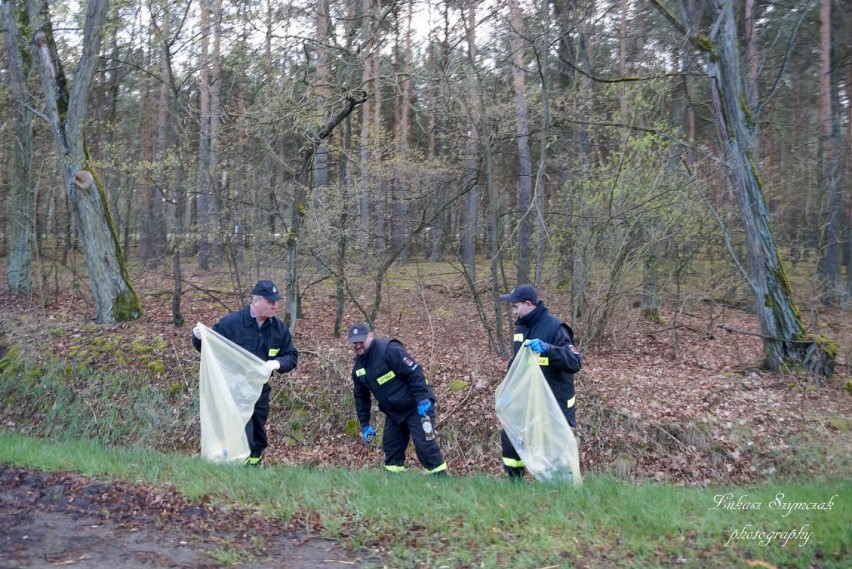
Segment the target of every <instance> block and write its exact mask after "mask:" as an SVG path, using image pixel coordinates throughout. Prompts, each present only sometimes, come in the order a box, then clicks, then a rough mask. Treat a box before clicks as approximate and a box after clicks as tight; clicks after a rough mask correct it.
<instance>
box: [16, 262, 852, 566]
mask: <svg viewBox="0 0 852 569" xmlns="http://www.w3.org/2000/svg"><path fill="white" fill-rule="evenodd" d="M186 279H187V282H192V283H194V286H192V287H189V286H187V287H186V288H185V294H184V296H183V298H182V311H183V315H184V318H185V319H186V323H187V325H185V326H183V327H175V326H174V325H173V324H172V314H171V284H170V281H169V280H168V278H167V277H164V276H163V275H158V274H154V273H144V274H140V275H137V276H135V277H134V282H135V286H136V287H137V290H138V291H139V293H140V295H141V296H142V298H143V303H144V308H145V315H144V317H143V318H142V319H141V320H140V321H137V322H134V323H125V324H119V325H112V326H101V327H97V328H93V327H92V326H91V322H92V318H93V310H92V308H91V306H88V305H87V303H86V300H85V295H81V294H80V293H78V292H75V290H74V288H73V287H57V288H56V289H55V290H54V291H53V292H48V293H47V294H46V295H45V296H46V297H49V298H47V301H46V302H43V303H42V302H36V301H35V300H21V299H18V298H12V297H10V296H9V295H8V294H6V293H5V292H2V293H0V334H2V336H0V345H10V344H19V345H23V346H29V349H27V350H26V351H27V353H37V352H38V347H39V346H45V347H46V348H45V349H49V350H50V351H51V352H52V353H53V354H59V355H60V356H61V354H62V353H63V352H68V353H70V351H71V350H73V349H75V347H79V345H80V343H81V342H83V343H88V342H91V341H92V338H93V337H95V336H107V337H109V338H110V340H111V341H112V342H113V344H116V345H122V346H128V345H131V344H133V343H134V342H139V341H140V339H142V340H143V341H146V340H145V339H148V340H147V341H150V339H151V338H155V337H156V338H163V339H164V340H165V343H166V345H167V347H166V348H165V349H164V350H162V352H163V354H162V356H163V359H164V360H165V366H166V371H165V372H163V373H162V374H161V375H160V376H158V379H157V381H162V382H163V383H164V384H166V385H168V384H169V383H178V384H179V383H186V382H189V383H191V382H192V380H193V379H194V378H197V365H198V354H197V353H196V352H195V351H194V350H193V349H192V347H191V342H190V334H191V328H192V326H193V325H194V324H195V322H202V323H204V324H207V325H209V326H212V325H213V324H214V323H215V322H216V321H217V320H218V319H219V318H220V317H221V316H223V315H224V314H226V313H227V312H229V311H230V310H233V309H236V308H238V307H239V306H240V302H239V300H237V299H236V298H235V296H234V295H233V294H231V293H230V291H229V288H228V287H227V286H222V285H221V283H218V284H217V283H215V281H214V280H213V279H211V278H210V277H209V276H203V277H202V276H201V275H191V274H190V275H187V276H186ZM427 280H428V281H429V282H424V280H423V279H422V278H420V277H419V276H418V277H411V278H410V280H408V281H407V282H405V283H404V284H395V285H394V286H393V287H389V288H388V289H386V297H385V298H384V300H383V302H384V304H383V310H382V312H381V314H380V317H379V319H378V320H377V322H376V323H375V326H374V327H375V328H376V330H377V335H378V336H381V337H385V336H393V337H397V338H399V339H400V340H402V341H403V342H404V344H405V345H406V347H407V348H408V350H409V351H410V353H411V354H412V355H413V356H414V357H415V358H416V359H417V360H418V362H419V363H420V364H421V365H422V366H423V368H424V369H425V370H426V371H427V376H428V378H429V380H430V382H431V383H432V385H433V387H434V389H435V391H436V394H437V396H438V400H439V404H438V411H437V413H438V425H437V426H438V429H439V432H440V429H441V428H445V429H452V430H453V431H454V432H455V433H468V434H469V436H470V438H471V441H473V442H471V443H469V444H464V443H463V442H460V441H459V437H458V436H457V437H455V438H454V443H453V444H452V445H450V444H448V445H447V446H446V447H445V448H444V449H443V450H444V452H445V455H446V457H447V459H448V464H449V466H450V472H451V474H453V475H465V474H472V473H481V472H485V473H490V474H494V475H495V476H499V475H501V470H502V469H501V467H500V464H499V445H498V443H497V442H496V439H495V435H496V433H497V432H498V431H499V422H498V421H497V419H496V417H495V416H494V411H493V394H494V389H495V388H496V386H497V384H498V383H499V382H500V381H501V380H502V378H503V375H504V373H505V370H506V364H507V360H508V358H507V356H503V357H500V356H497V355H495V354H494V350H492V349H491V348H490V346H489V340H488V333H487V332H486V330H485V328H484V326H483V325H482V323H481V320H480V319H479V318H478V317H477V314H478V313H479V312H478V310H477V307H476V306H475V304H474V303H473V302H472V301H471V299H470V295H469V293H468V292H467V290H466V288H465V287H464V286H463V285H458V284H456V285H453V284H452V283H447V282H446V281H443V282H441V283H440V284H439V283H438V282H437V279H435V280H430V279H427ZM199 283H205V284H204V285H203V286H202V285H201V284H199ZM249 286H250V284H248V285H245V286H244V287H243V288H246V287H249ZM541 296H542V298H543V299H544V300H545V303H546V304H547V305H548V307H549V309H550V310H551V311H552V312H553V313H554V314H556V315H557V316H561V317H566V316H568V314H569V312H568V308H569V304H568V300H567V298H566V297H565V296H564V295H563V294H562V293H559V292H557V291H555V290H551V289H549V288H548V287H547V286H544V287H542V291H541ZM371 300H372V296H371V293H370V294H366V293H365V295H364V296H363V297H360V298H358V302H359V303H361V304H362V305H363V304H367V303H369V302H370V301H371ZM482 301H483V303H484V305H485V307H486V311H487V310H488V306H489V305H488V303H489V300H488V298H487V297H486V296H484V295H483V297H482ZM628 302H629V301H625V304H624V305H623V306H618V307H616V308H615V309H614V310H613V314H614V316H612V321H611V323H610V326H609V328H608V330H609V331H608V333H607V335H606V338H605V339H604V340H603V341H601V342H599V343H595V344H588V343H585V342H584V340H583V335H584V330H583V321H582V320H581V323H580V324H578V326H577V328H578V329H577V330H576V331H575V334H576V336H577V339H578V343H579V345H580V347H581V349H582V352H583V357H584V363H583V370H582V372H581V373H580V374H578V376H577V394H578V395H577V398H578V412H577V417H578V423H579V428H578V431H577V434H578V437H579V441H580V444H581V464H582V466H583V468H584V470H585V471H589V472H598V473H607V474H614V475H617V476H620V477H623V478H626V479H629V480H633V481H645V480H653V481H659V482H667V483H673V484H695V485H735V484H753V483H757V482H759V481H760V480H761V479H763V478H765V477H772V476H784V475H788V474H795V475H807V474H808V473H814V474H816V473H820V474H835V475H836V474H840V475H843V474H846V475H848V474H849V470H848V467H849V465H848V461H847V460H848V457H849V456H850V455H852V435H850V432H852V424H850V419H849V418H850V417H852V395H850V393H849V391H848V387H846V386H847V385H848V384H849V381H850V365H852V358H850V354H852V319H850V318H849V315H848V313H843V312H841V311H839V310H837V309H824V308H822V307H813V309H812V307H807V306H803V307H801V308H802V313H803V314H806V315H807V317H806V318H807V321H806V325H807V326H808V327H809V331H812V332H814V333H820V334H826V335H828V336H830V337H831V338H832V339H833V340H834V341H835V342H837V344H838V348H839V353H838V358H837V368H836V372H837V373H836V374H835V376H834V378H832V379H831V380H828V381H822V382H821V383H820V384H819V385H818V386H817V385H815V383H814V381H813V380H812V379H811V378H807V377H805V376H803V375H801V374H793V373H770V372H767V371H764V370H762V369H760V368H759V367H757V365H756V364H757V363H758V361H759V360H760V356H761V339H760V337H759V334H758V333H759V326H758V323H757V320H756V318H755V317H754V316H753V315H751V314H748V313H747V312H745V311H743V310H740V309H737V308H733V307H731V306H729V305H726V304H724V303H720V302H716V301H714V300H712V299H709V298H705V297H703V296H696V297H694V298H692V299H687V301H686V302H683V303H682V304H681V309H679V311H678V312H677V314H675V313H674V312H673V311H672V310H670V309H664V310H663V312H662V316H663V322H662V323H649V322H645V321H643V320H642V319H641V318H640V317H639V314H638V313H639V309H638V308H637V307H636V306H635V303H632V302H631V303H629V304H628ZM351 304H352V303H349V304H348V305H347V315H346V318H345V321H344V323H343V326H344V329H345V327H346V326H347V325H348V324H350V323H352V322H354V321H359V320H363V319H364V318H363V316H361V315H359V314H357V313H355V312H354V310H353V309H352V307H351ZM302 310H303V316H302V318H301V319H300V320H299V322H298V326H297V330H296V334H295V338H294V341H295V344H296V346H297V348H298V349H299V350H300V361H299V367H298V368H297V369H296V370H294V372H292V373H291V374H288V375H287V376H286V377H284V378H282V379H280V380H275V381H281V384H279V385H277V386H276V385H275V384H274V383H273V395H274V396H275V398H274V399H273V401H277V400H278V396H281V395H282V393H281V391H277V390H282V391H285V390H286V391H287V393H285V395H287V396H288V397H290V398H291V399H292V398H293V397H295V398H297V399H298V398H301V399H304V397H302V396H303V395H304V394H306V393H310V388H311V386H314V387H316V388H318V389H319V388H321V389H326V390H329V389H331V390H348V389H350V385H349V382H350V380H349V369H350V365H351V357H352V355H351V352H350V350H349V349H348V347H347V346H346V344H345V341H344V340H343V339H342V338H339V337H336V336H335V334H334V319H335V310H336V301H335V298H334V291H333V290H332V286H331V284H330V283H328V282H324V283H323V282H321V283H319V284H313V285H310V286H307V287H306V288H305V289H303V297H302ZM281 311H282V310H281V308H279V312H281ZM492 320H493V318H492ZM507 327H508V325H507V324H505V323H504V330H503V334H504V337H506V335H508V333H509V332H508V331H507V330H506V328H507ZM56 328H60V329H62V330H63V331H64V333H63V334H60V335H57V334H56V333H55V330H56ZM115 357H116V355H115V354H103V355H102V356H101V358H100V361H99V362H97V365H99V366H103V367H104V368H105V369H109V368H113V369H115V368H116V367H117V366H118V364H117V362H116V359H115ZM69 358H70V356H69ZM130 365H133V364H130ZM145 365H146V364H144V363H140V364H139V366H140V373H142V372H145V369H144V368H145ZM125 368H126V366H122V369H125ZM457 382H461V383H458V384H459V385H461V386H462V388H461V389H455V388H453V389H451V388H450V386H451V385H452V384H453V383H457ZM289 385H298V386H299V387H300V389H302V388H304V389H306V391H298V392H294V391H291V389H292V388H290V387H287V386H289ZM303 402H304V401H303ZM306 404H308V405H309V403H306ZM283 415H286V413H285V411H284V410H282V409H280V408H279V409H276V406H275V403H273V409H272V413H271V415H270V422H269V424H268V430H269V437H270V441H271V445H270V448H269V449H268V450H267V452H266V454H265V455H264V457H265V458H264V460H265V462H266V463H268V464H278V465H287V464H310V465H317V466H344V467H347V468H380V465H381V451H380V449H379V448H377V447H375V446H372V445H364V444H361V443H360V441H358V440H357V437H353V436H351V435H350V434H346V433H345V432H343V429H342V425H341V424H340V423H341V421H340V420H339V418H337V417H335V416H325V415H323V414H318V415H317V416H315V417H314V418H313V420H314V423H313V424H306V425H302V427H301V428H303V429H304V431H302V432H309V433H311V437H310V438H308V437H300V436H299V435H298V433H294V431H293V426H292V423H291V422H290V421H289V417H286V416H283ZM344 416H345V417H347V418H348V417H351V416H354V409H353V410H347V411H346V412H345V413H344ZM0 420H3V425H4V428H11V429H16V430H21V431H23V432H27V428H26V426H24V425H19V424H18V423H16V421H15V420H14V419H10V412H9V410H8V409H5V410H4V409H1V408H0ZM302 421H303V422H304V421H306V419H302ZM814 441H817V442H818V444H814ZM174 442H175V446H176V447H177V448H176V449H171V450H178V451H181V450H185V451H187V452H192V449H193V448H196V449H197V438H193V437H189V438H188V439H187V440H185V441H174ZM799 444H802V445H805V446H802V447H800V446H798V445H799ZM196 452H197V451H196ZM791 465H795V470H794V471H791V470H790V469H791V468H792V467H791ZM411 466H412V467H415V468H416V467H417V465H416V462H413V463H412V465H411ZM168 498H169V507H168V509H166V510H164V509H163V508H164V505H163V500H164V498H163V496H162V489H159V488H153V487H146V486H139V485H136V486H134V485H128V484H125V483H112V482H104V481H98V480H92V479H85V478H82V477H80V476H76V475H72V474H40V473H35V472H28V471H25V470H20V469H11V468H3V467H0V569H2V568H3V567H55V566H58V565H63V566H64V565H69V566H72V567H90V568H95V569H99V568H101V567H114V566H123V567H131V568H132V567H154V568H160V567H205V566H217V563H216V561H215V559H214V558H213V557H211V551H214V550H215V548H216V547H220V548H221V544H222V543H227V542H228V540H232V541H233V540H234V539H237V540H238V539H239V537H238V534H239V531H241V530H236V532H235V529H234V528H243V527H254V530H255V531H262V530H263V529H264V528H262V527H260V528H258V527H256V526H257V525H258V524H260V525H261V526H262V525H263V524H269V523H272V522H270V521H269V520H260V519H257V518H254V517H252V516H249V515H247V514H246V515H244V516H240V514H239V513H234V512H232V513H229V514H227V515H226V514H222V513H219V512H214V511H212V510H204V508H200V509H199V508H198V507H197V506H192V505H189V504H185V503H181V501H180V498H179V497H178V496H169V497H168ZM107 510H108V512H109V514H108V515H105V514H104V512H105V511H107ZM163 511H166V512H167V515H165V516H164V515H163V513H162V512H163ZM131 512H132V515H131ZM235 516H236V519H235V518H234V517H235ZM164 520H165V521H164ZM275 529H276V531H275V532H274V533H275V534H276V535H280V536H281V537H280V540H278V541H275V542H274V543H273V542H271V543H269V544H267V548H266V549H265V550H264V552H261V554H260V555H258V556H257V557H255V558H253V560H252V561H251V562H250V563H248V564H241V566H243V567H256V568H263V567H294V568H296V567H324V566H359V565H360V564H361V563H362V561H360V560H358V559H356V558H355V556H354V554H353V553H352V552H349V551H344V550H342V549H340V548H337V547H336V546H335V545H334V544H333V543H328V542H326V541H324V540H320V539H316V538H312V537H311V536H304V535H298V534H297V533H295V532H293V531H283V530H286V529H287V528H275ZM278 529H281V530H282V531H280V532H279V531H277V530H278ZM235 535H236V536H237V537H236V538H235V537H234V536H235ZM86 543H101V544H104V545H107V544H112V547H98V548H96V549H97V550H98V551H99V552H100V553H99V554H103V555H104V556H105V557H103V558H102V559H96V558H95V557H92V555H93V553H92V551H93V548H92V547H86V546H85V544H86ZM47 544H51V545H47ZM284 559H286V562H282V560H284ZM134 563H135V565H134ZM264 563H268V564H264Z"/></svg>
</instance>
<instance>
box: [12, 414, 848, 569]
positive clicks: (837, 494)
mask: <svg viewBox="0 0 852 569" xmlns="http://www.w3.org/2000/svg"><path fill="white" fill-rule="evenodd" d="M0 462H2V463H4V464H9V465H16V466H24V467H28V468H32V469H38V470H47V471H54V470H64V471H72V472H78V473H81V474H85V475H90V476H99V477H109V478H116V479H122V480H126V481H131V482H133V481H140V482H149V483H154V484H170V485H173V486H174V487H176V488H177V489H178V490H179V491H180V492H181V493H182V494H184V495H185V496H186V497H188V498H189V499H191V500H199V499H200V498H201V497H202V496H205V495H206V496H209V497H210V498H211V499H212V500H213V502H214V504H215V505H217V506H219V507H230V506H232V505H238V506H240V507H243V508H249V509H251V510H253V511H256V512H257V513H259V514H263V515H268V516H274V517H277V518H280V519H282V520H286V521H289V520H291V519H293V518H294V517H297V515H298V514H300V513H305V512H316V513H318V514H319V516H320V519H321V521H322V525H323V527H324V528H325V529H324V531H325V536H326V537H329V538H334V539H337V540H339V541H340V542H341V543H342V544H343V545H345V546H348V547H350V548H353V549H356V550H362V551H364V552H366V554H367V555H369V554H371V553H372V552H373V550H374V548H375V547H377V546H381V548H382V549H383V550H384V551H386V552H387V553H386V554H384V555H386V558H385V561H384V563H385V564H386V565H387V566H389V567H400V568H403V567H436V568H438V567H447V568H457V567H530V568H538V567H575V566H584V567H751V566H758V567H761V566H762V567H766V566H767V565H765V564H768V565H770V566H775V567H814V566H819V567H824V568H831V567H837V568H841V567H844V568H845V567H849V566H850V552H851V551H852V548H850V544H851V543H852V532H850V531H849V528H850V527H852V482H850V480H849V479H848V478H847V479H824V480H805V481H801V482H792V483H791V482H783V483H782V482H778V483H776V482H772V481H767V482H766V483H764V484H762V485H759V486H754V487H748V488H696V487H684V486H673V485H664V484H654V483H642V484H638V485H635V484H630V483H627V482H624V481H619V480H615V479H611V478H605V477H598V476H593V475H588V476H586V478H585V483H584V485H583V487H582V488H580V489H574V488H572V487H570V486H552V485H546V484H539V483H537V482H531V481H527V482H523V483H514V482H510V481H508V480H504V479H501V478H496V477H492V476H472V477H449V478H445V479H440V478H431V477H427V476H424V475H422V474H421V473H420V472H419V471H417V472H415V471H414V470H412V472H407V473H403V474H401V475H389V474H387V473H385V472H384V471H383V470H381V469H370V470H357V471H349V470H344V469H314V468H307V467H290V466H288V467H283V466H282V467H278V466H266V467H263V468H260V469H252V468H245V467H237V466H226V465H216V464H211V463H208V462H206V461H204V460H202V459H200V458H198V457H190V456H183V455H171V454H163V453H158V452H154V451H150V450H145V449H136V450H132V449H120V448H105V447H104V446H103V445H102V444H100V443H97V442H92V441H86V440H82V441H62V442H60V441H55V440H45V439H36V438H31V437H27V436H22V435H19V434H15V433H12V432H6V431H0ZM365 556H366V555H365Z"/></svg>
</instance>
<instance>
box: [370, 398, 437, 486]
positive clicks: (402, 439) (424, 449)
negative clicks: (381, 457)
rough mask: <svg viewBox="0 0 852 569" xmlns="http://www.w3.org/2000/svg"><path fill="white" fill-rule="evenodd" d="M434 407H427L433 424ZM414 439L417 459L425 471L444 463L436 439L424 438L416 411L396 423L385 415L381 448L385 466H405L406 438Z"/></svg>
mask: <svg viewBox="0 0 852 569" xmlns="http://www.w3.org/2000/svg"><path fill="white" fill-rule="evenodd" d="M434 409H435V408H434V407H432V409H429V411H428V412H427V415H429V419H430V420H431V421H432V426H433V427H434V425H435V411H434ZM409 438H411V440H412V441H414V450H415V452H416V454H417V460H419V461H420V464H422V465H423V468H425V469H426V470H427V471H432V470H434V469H436V468H438V467H439V466H441V465H442V464H444V455H442V454H441V449H440V448H439V447H438V439H437V438H435V439H432V440H431V441H427V440H426V434H425V433H424V432H423V425H422V424H421V423H420V415H418V414H417V411H413V412H411V413H409V414H408V415H407V416H406V417H405V420H403V421H402V422H400V423H397V422H396V421H395V420H394V419H393V418H391V417H389V416H386V417H385V432H384V434H383V435H382V449H383V450H384V451H385V466H397V467H403V466H405V449H406V448H408V440H409Z"/></svg>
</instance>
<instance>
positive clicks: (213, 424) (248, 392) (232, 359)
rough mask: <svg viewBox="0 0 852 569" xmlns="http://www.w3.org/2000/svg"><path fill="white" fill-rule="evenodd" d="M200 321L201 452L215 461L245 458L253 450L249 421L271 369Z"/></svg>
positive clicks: (232, 460)
mask: <svg viewBox="0 0 852 569" xmlns="http://www.w3.org/2000/svg"><path fill="white" fill-rule="evenodd" d="M198 325H199V327H200V328H201V371H200V373H199V399H200V403H201V405H200V411H199V415H200V416H201V456H203V457H204V458H206V459H208V460H211V461H214V462H242V461H244V460H245V459H246V458H247V457H248V456H249V454H250V452H251V451H250V450H249V446H248V439H247V438H246V430H245V427H246V423H248V420H249V419H250V418H251V415H252V413H253V412H254V404H255V403H256V402H257V400H258V398H259V397H260V391H261V389H262V388H263V384H264V383H266V382H267V381H268V380H269V375H270V373H271V372H270V371H269V370H267V369H266V366H265V365H264V363H263V360H261V359H260V358H258V357H257V356H255V355H254V354H252V353H251V352H248V351H246V350H244V349H243V348H241V347H240V346H238V345H236V344H234V343H233V342H231V341H230V340H228V339H227V338H225V337H224V336H221V335H219V334H217V333H216V332H214V331H213V330H211V329H210V328H208V327H206V326H204V325H203V324H201V323H199V324H198Z"/></svg>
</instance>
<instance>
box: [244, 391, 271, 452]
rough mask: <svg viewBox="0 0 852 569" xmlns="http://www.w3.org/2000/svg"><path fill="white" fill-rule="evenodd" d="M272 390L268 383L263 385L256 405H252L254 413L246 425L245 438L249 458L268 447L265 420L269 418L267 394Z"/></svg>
mask: <svg viewBox="0 0 852 569" xmlns="http://www.w3.org/2000/svg"><path fill="white" fill-rule="evenodd" d="M271 391H272V388H271V387H269V384H268V383H264V384H263V389H261V390H260V397H259V398H258V400H257V403H255V404H254V413H252V415H251V419H249V421H248V423H246V438H247V439H248V445H249V449H251V456H253V457H255V458H257V457H259V456H260V455H261V454H262V453H263V451H264V450H265V449H266V447H267V446H269V442H268V441H267V439H266V430H265V429H264V425H266V419H267V418H269V393H270V392H271Z"/></svg>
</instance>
